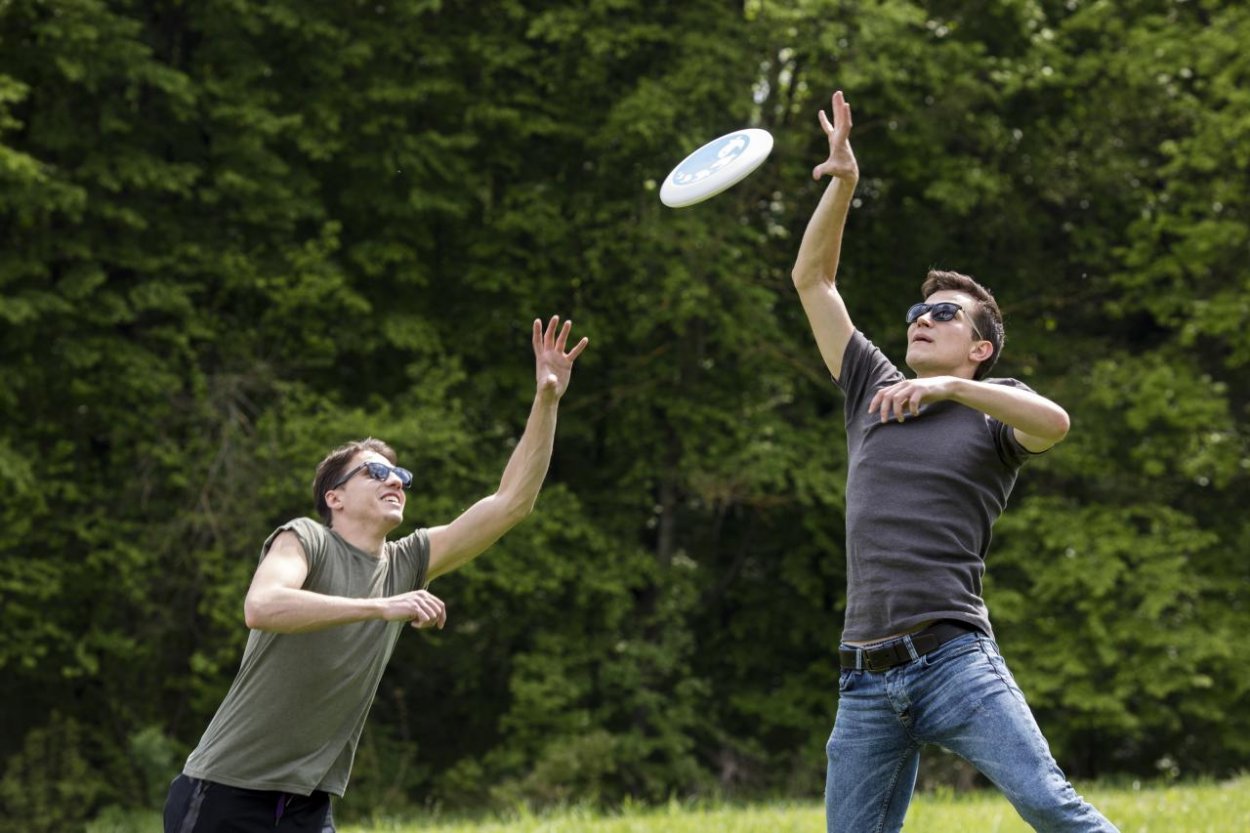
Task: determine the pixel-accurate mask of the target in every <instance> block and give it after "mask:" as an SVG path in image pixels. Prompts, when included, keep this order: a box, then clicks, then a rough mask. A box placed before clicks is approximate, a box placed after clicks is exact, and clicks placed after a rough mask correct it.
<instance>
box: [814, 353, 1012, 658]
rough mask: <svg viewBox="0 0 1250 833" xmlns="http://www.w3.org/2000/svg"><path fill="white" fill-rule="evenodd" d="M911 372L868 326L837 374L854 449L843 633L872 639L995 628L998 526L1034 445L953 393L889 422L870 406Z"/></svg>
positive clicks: (850, 462) (848, 499)
mask: <svg viewBox="0 0 1250 833" xmlns="http://www.w3.org/2000/svg"><path fill="white" fill-rule="evenodd" d="M904 378H905V377H904V376H903V374H902V372H900V371H899V369H898V368H897V367H895V366H894V364H893V363H892V362H891V361H890V360H889V359H887V358H886V357H885V355H884V354H883V353H882V352H881V351H880V350H879V349H877V347H876V346H875V345H874V344H873V343H872V342H871V341H869V340H868V339H867V338H865V337H864V335H863V333H861V332H859V331H858V330H857V331H856V332H855V333H854V334H853V335H852V336H851V340H850V342H849V343H848V344H847V347H846V353H845V354H844V356H843V359H842V373H841V376H840V378H839V379H838V380H837V383H838V387H840V388H841V389H842V391H843V393H845V394H846V442H847V449H848V452H849V454H848V464H847V478H846V571H847V603H846V622H845V624H844V626H843V631H842V638H843V639H844V640H850V641H857V642H860V641H867V640H872V639H877V638H880V637H883V636H887V635H890V634H895V633H902V632H905V631H909V630H912V629H914V628H916V627H918V626H920V625H922V624H924V623H926V622H929V621H933V620H937V619H956V620H959V621H962V622H966V623H968V624H970V625H973V626H975V627H977V628H979V629H981V630H982V631H984V632H985V633H986V634H988V635H993V631H992V629H991V627H990V619H989V611H988V610H987V609H986V607H985V602H984V600H983V599H982V598H981V579H982V576H983V575H984V573H985V556H986V553H987V552H988V551H989V546H990V529H991V527H992V526H993V525H994V521H996V520H997V519H998V516H999V515H1000V514H1002V511H1003V508H1004V507H1005V506H1006V504H1007V497H1008V495H1010V494H1011V488H1012V486H1014V485H1015V482H1016V473H1017V471H1018V470H1019V468H1020V465H1021V464H1022V463H1023V462H1024V461H1025V460H1026V459H1027V458H1028V457H1029V456H1030V453H1029V451H1028V450H1027V449H1025V448H1024V447H1023V446H1022V445H1020V443H1019V442H1018V441H1017V440H1016V438H1015V432H1014V431H1013V430H1012V428H1011V427H1010V426H1008V425H1006V424H1004V423H1002V422H1000V421H998V420H997V419H994V418H993V417H990V416H987V415H986V414H983V413H981V412H980V411H977V410H974V409H972V408H968V407H966V406H964V405H960V404H958V403H955V402H950V401H946V402H937V403H934V404H932V405H926V406H924V407H922V408H921V411H920V415H919V416H918V417H911V416H909V417H907V418H906V419H905V420H904V421H903V422H901V423H900V422H897V421H895V420H890V421H888V422H886V423H884V424H883V423H882V422H881V416H880V414H870V413H868V405H869V403H870V402H871V401H872V397H873V395H874V394H875V393H876V392H877V391H878V390H880V389H881V388H884V387H888V386H890V385H892V384H895V383H896V382H901V381H903V379H904ZM984 381H986V382H990V383H992V384H999V385H1010V386H1012V387H1017V388H1024V389H1026V390H1027V389H1028V388H1027V386H1026V385H1024V384H1023V383H1021V382H1018V381H1016V380H1014V379H986V380H984Z"/></svg>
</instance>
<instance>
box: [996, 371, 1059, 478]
mask: <svg viewBox="0 0 1250 833" xmlns="http://www.w3.org/2000/svg"><path fill="white" fill-rule="evenodd" d="M985 381H987V382H989V383H990V384H994V385H1006V386H1007V387H1010V388H1019V389H1020V390H1027V391H1029V392H1030V393H1033V392H1034V391H1033V389H1032V388H1031V387H1029V386H1028V385H1026V384H1025V383H1024V382H1021V381H1020V380H1018V379H986V380H985ZM985 419H986V423H987V424H988V425H989V429H990V433H991V434H993V436H994V448H995V449H996V450H997V451H998V458H999V459H1000V460H1002V461H1003V463H1004V464H1005V465H1007V466H1010V467H1012V468H1016V467H1018V466H1020V465H1022V464H1023V463H1024V462H1025V461H1026V460H1028V459H1030V458H1032V457H1036V456H1037V455H1038V454H1045V453H1046V452H1044V451H1029V450H1028V449H1027V448H1025V447H1024V446H1023V445H1021V444H1020V441H1019V440H1018V439H1016V430H1015V429H1014V428H1012V427H1011V426H1010V425H1008V424H1007V423H1005V422H1001V421H999V420H997V419H994V417H991V416H987V417H986V418H985Z"/></svg>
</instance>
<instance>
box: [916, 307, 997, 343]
mask: <svg viewBox="0 0 1250 833" xmlns="http://www.w3.org/2000/svg"><path fill="white" fill-rule="evenodd" d="M962 309H963V306H962V305H960V304H956V303H955V302H954V301H938V302H937V303H936V304H925V303H920V304H912V305H911V307H910V308H908V310H907V315H906V321H907V323H908V324H911V323H912V322H913V321H915V320H916V319H917V318H919V317H920V316H922V315H924V314H925V313H926V312H927V313H929V314H930V317H931V318H932V319H933V320H934V321H950V320H951V319H952V318H954V317H955V316H956V315H958V314H959V312H960V310H962ZM965 317H966V318H967V319H968V326H970V327H971V328H972V332H973V333H975V334H976V337H977V339H978V340H980V341H985V336H983V335H981V331H980V330H979V329H977V323H976V322H975V321H973V320H972V316H971V315H967V314H966V313H965Z"/></svg>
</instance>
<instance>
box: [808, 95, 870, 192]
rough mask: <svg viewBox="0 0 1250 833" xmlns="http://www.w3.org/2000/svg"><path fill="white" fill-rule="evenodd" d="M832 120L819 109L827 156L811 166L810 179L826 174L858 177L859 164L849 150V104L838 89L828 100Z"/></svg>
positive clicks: (847, 177) (850, 177)
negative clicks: (827, 139) (827, 145)
mask: <svg viewBox="0 0 1250 833" xmlns="http://www.w3.org/2000/svg"><path fill="white" fill-rule="evenodd" d="M829 109H830V111H831V112H832V113H833V122H832V123H830V122H829V117H828V116H826V115H825V111H824V110H821V111H820V127H821V129H822V130H824V131H825V135H826V136H828V137H829V158H828V159H826V160H825V161H824V162H821V163H820V164H819V165H817V166H816V167H814V168H812V179H820V178H821V177H822V176H825V175H826V174H828V175H829V176H832V177H836V178H838V179H851V180H856V179H859V164H858V163H857V162H856V161H855V153H854V152H853V151H852V150H851V105H850V102H848V101H847V100H846V98H845V97H844V96H843V95H842V91H841V90H838V91H837V92H836V93H834V94H833V100H832V101H831V102H830V106H829Z"/></svg>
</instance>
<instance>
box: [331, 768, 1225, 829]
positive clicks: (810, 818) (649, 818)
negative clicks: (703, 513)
mask: <svg viewBox="0 0 1250 833" xmlns="http://www.w3.org/2000/svg"><path fill="white" fill-rule="evenodd" d="M1084 794H1085V796H1086V798H1088V799H1089V800H1090V801H1092V802H1093V803H1094V804H1095V806H1097V807H1098V808H1099V809H1100V810H1102V811H1103V813H1105V814H1106V815H1107V817H1108V818H1110V819H1111V820H1112V821H1113V822H1114V823H1115V824H1116V825H1117V826H1118V827H1119V828H1120V830H1121V833H1247V831H1250V777H1243V778H1239V779H1237V780H1234V781H1226V782H1223V783H1218V784H1194V785H1185V786H1172V787H1161V786H1160V787H1145V788H1139V789H1133V788H1122V789H1114V788H1107V787H1097V786H1094V787H1090V788H1088V789H1087V790H1085V791H1084ZM823 829H824V807H823V805H821V804H818V803H815V802H813V803H806V804H773V805H767V804H757V805H748V806H743V807H726V806H721V807H713V808H697V807H696V808H690V807H683V806H682V805H680V804H676V803H675V804H671V805H669V806H667V807H662V808H659V809H651V810H634V811H627V812H623V813H619V814H607V815H605V814H602V813H596V812H591V811H587V810H577V809H572V810H565V811H563V812H559V813H551V814H542V815H530V814H526V813H520V814H517V815H515V816H513V817H510V818H499V819H497V820H493V821H477V822H472V823H471V822H451V821H438V820H433V819H428V818H426V819H408V820H404V821H394V822H385V821H379V822H376V823H374V824H372V825H342V826H340V828H339V833H705V831H709V830H715V831H717V833H800V831H802V833H815V831H820V830H823ZM904 830H914V831H919V832H920V833H1030V830H1031V828H1030V827H1029V826H1028V825H1027V824H1025V823H1024V822H1023V821H1022V820H1021V819H1020V817H1019V816H1017V815H1016V812H1015V810H1013V809H1012V808H1011V805H1009V804H1008V803H1007V802H1006V801H1005V800H1004V799H1003V798H1002V797H1001V796H999V795H998V794H997V793H993V792H981V793H975V794H971V795H960V796H936V795H919V796H917V797H916V799H915V800H914V801H913V802H912V805H911V810H910V811H909V812H908V814H907V823H906V826H905V827H904Z"/></svg>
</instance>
